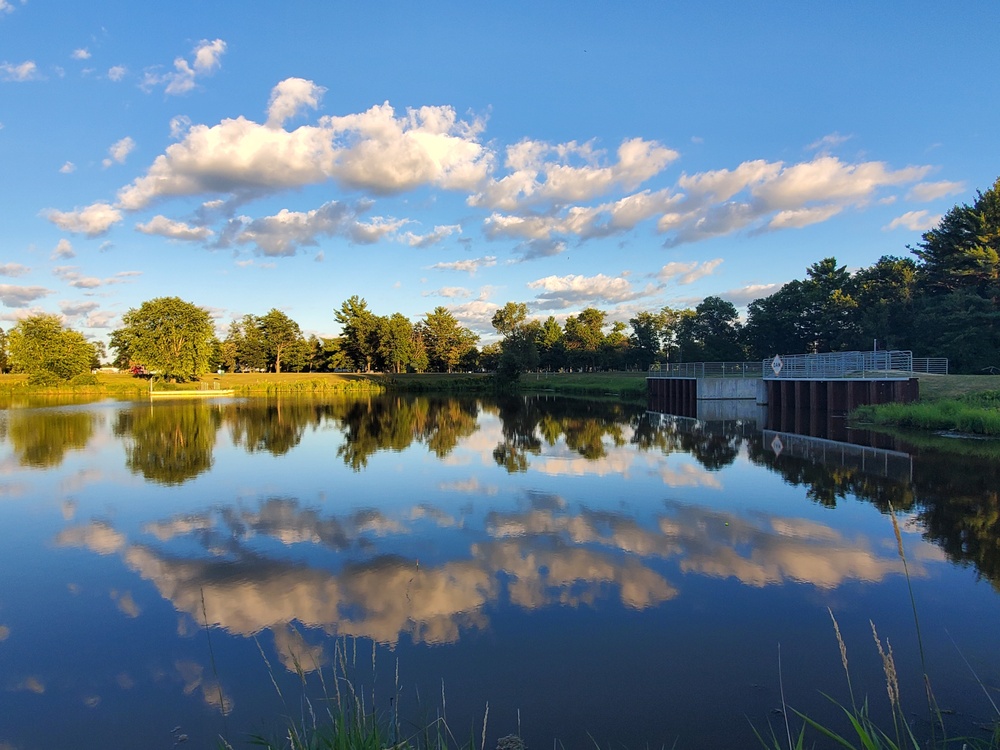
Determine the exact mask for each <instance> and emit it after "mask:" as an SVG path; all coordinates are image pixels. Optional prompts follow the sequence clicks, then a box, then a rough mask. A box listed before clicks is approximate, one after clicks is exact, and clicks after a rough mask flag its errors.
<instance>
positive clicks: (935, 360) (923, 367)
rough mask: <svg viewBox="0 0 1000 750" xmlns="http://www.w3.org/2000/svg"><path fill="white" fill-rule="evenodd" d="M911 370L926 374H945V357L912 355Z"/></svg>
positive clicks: (946, 362) (946, 372) (946, 366)
mask: <svg viewBox="0 0 1000 750" xmlns="http://www.w3.org/2000/svg"><path fill="white" fill-rule="evenodd" d="M913 372H923V373H927V374H928V375H947V374H948V358H947V357H914V358H913Z"/></svg>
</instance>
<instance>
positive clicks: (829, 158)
mask: <svg viewBox="0 0 1000 750" xmlns="http://www.w3.org/2000/svg"><path fill="white" fill-rule="evenodd" d="M998 31H1000V3H996V2H992V1H991V2H986V1H983V2H955V3H947V4H946V3H941V2H910V3H867V2H843V3H827V4H819V3H803V2H774V3H752V4H751V3H736V2H731V3H724V2H698V3H695V2H689V3H674V2H645V3H619V4H608V3H596V2H582V3H574V4H572V5H570V4H557V3H538V2H533V3H520V2H509V3H458V2H455V3H444V2H428V3H406V2H384V3H332V2H292V3H287V2H285V3H277V2H258V3H252V4H243V3H228V2H217V3H205V2H190V1H188V0H179V1H178V2H170V3H155V4H154V3H138V2H135V0H127V1H119V0H109V1H107V2H100V3H87V2H79V1H78V0H76V1H73V2H69V1H68V0H51V1H47V0H0V174H2V175H3V179H2V180H0V205H2V214H0V217H2V221H0V226H2V230H0V327H3V328H5V329H9V328H10V327H12V326H13V325H15V324H16V321H17V320H18V319H20V318H22V317H24V316H26V315H30V314H34V313H37V312H47V313H56V314H60V315H62V316H63V318H64V321H65V323H66V324H67V325H69V326H71V327H73V328H75V329H77V330H80V331H82V332H84V333H85V334H86V335H87V336H88V337H93V338H99V339H104V340H106V338H107V336H108V334H109V333H110V331H112V330H113V329H114V328H115V327H117V326H118V325H119V323H120V316H121V315H122V313H124V312H126V311H127V310H128V309H130V308H134V307H138V306H139V305H140V304H141V303H142V302H143V301H145V300H148V299H152V298H154V297H159V296H179V297H182V298H183V299H186V300H188V301H191V302H194V303H195V304H197V305H200V306H202V307H205V308H206V309H208V310H210V311H211V313H212V315H213V317H214V318H215V320H216V324H217V326H218V329H219V331H220V333H221V334H224V332H225V330H226V328H227V327H228V324H229V322H230V321H231V320H233V319H234V318H239V317H242V316H243V315H244V314H247V313H250V314H256V315H262V314H264V313H266V312H267V311H268V310H269V309H271V308H272V307H276V308H278V309H281V310H283V311H285V312H286V313H287V314H288V315H290V316H291V317H292V318H293V319H295V320H296V321H298V322H299V324H300V325H301V326H302V328H303V330H304V331H305V332H306V333H316V334H318V335H334V334H336V333H338V326H337V324H336V322H335V320H334V316H333V311H334V310H335V309H336V308H338V307H339V306H340V304H341V303H342V302H343V301H344V300H345V299H347V298H348V297H350V296H351V295H353V294H357V295H360V296H362V297H364V298H365V299H366V300H367V301H368V304H369V307H370V308H371V309H372V310H373V311H374V312H375V313H377V314H383V315H388V314H391V313H393V312H401V313H403V314H404V315H406V316H407V317H409V318H411V319H412V320H414V321H416V320H418V319H419V318H421V317H422V316H423V315H424V314H425V313H426V312H429V311H430V310H432V309H434V308H435V307H437V306H439V305H443V306H445V307H447V308H449V309H450V310H452V311H453V312H454V314H455V315H456V316H457V317H458V318H459V320H460V321H462V323H464V324H465V325H468V326H470V327H471V328H473V329H474V330H476V331H477V332H479V333H481V334H483V335H484V336H488V334H489V333H490V332H491V331H492V328H491V326H490V322H489V321H490V318H491V317H492V315H493V312H494V311H495V310H496V309H497V307H499V306H502V305H503V304H504V303H505V302H507V301H510V300H513V301H517V302H525V303H527V304H528V307H529V309H530V311H531V313H532V315H533V316H538V317H545V316H548V315H550V314H551V315H555V316H556V317H557V319H559V320H560V321H562V320H563V319H564V318H565V316H567V315H570V314H574V313H576V312H578V311H579V310H581V309H583V308H585V307H588V306H593V307H597V308H599V309H602V310H606V311H607V312H608V319H609V320H622V321H627V320H628V319H629V318H630V317H631V316H632V315H634V313H635V312H637V311H640V310H658V309H659V308H660V307H662V306H664V305H671V306H675V307H683V306H694V305H695V304H697V303H698V302H699V301H700V300H701V299H703V298H704V297H705V296H708V295H719V296H721V297H724V298H726V299H729V300H731V301H733V302H734V303H735V304H736V305H737V306H738V307H743V306H745V305H746V304H747V302H748V301H749V300H751V299H753V298H755V297H760V296H765V295H766V294H768V293H770V292H772V291H775V290H776V289H777V288H778V287H780V285H781V284H783V283H785V282H787V281H789V280H791V279H793V278H802V277H803V275H804V272H805V268H806V267H807V266H808V265H809V264H811V263H813V262H815V261H817V260H819V259H821V258H823V257H826V256H829V255H834V256H836V257H837V258H838V260H840V262H841V263H843V264H846V265H847V266H848V267H850V268H858V267H861V266H866V265H870V264H871V263H873V262H874V261H875V260H877V259H878V258H879V256H881V255H885V254H894V255H906V254H907V252H908V251H907V249H906V246H907V245H908V244H910V245H912V244H914V243H916V242H917V241H919V239H920V235H921V233H922V232H923V231H925V230H926V229H928V228H930V227H931V226H933V224H934V223H935V221H936V220H937V218H939V217H940V216H941V214H942V213H943V212H945V211H946V210H947V209H948V208H950V207H951V206H952V205H954V204H955V203H958V202H971V201H972V200H973V199H974V196H975V190H976V189H985V188H987V187H989V186H990V185H992V183H993V181H994V180H995V179H996V178H997V176H998V174H1000V160H998V158H997V156H998V135H1000V128H998V122H1000V119H998V111H1000V85H998V80H1000V79H998V77H997V76H996V75H995V73H994V70H995V65H996V62H995V58H996V49H997V33H998Z"/></svg>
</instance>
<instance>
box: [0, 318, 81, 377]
mask: <svg viewBox="0 0 1000 750" xmlns="http://www.w3.org/2000/svg"><path fill="white" fill-rule="evenodd" d="M7 348H8V362H9V365H10V369H11V371H12V372H23V373H27V374H28V376H29V381H30V382H33V383H43V382H47V381H51V380H69V379H70V378H72V377H75V376H77V375H82V374H84V373H88V372H90V367H91V363H92V362H93V360H94V347H93V346H92V345H91V344H90V343H89V342H88V341H87V340H86V339H85V338H84V337H83V334H81V333H79V332H77V331H73V330H70V329H68V328H64V327H63V325H62V323H61V322H60V320H59V318H58V317H57V316H55V315H32V316H30V317H28V318H25V319H24V320H22V321H20V322H19V323H18V324H17V325H16V326H14V327H13V328H12V329H11V331H10V333H9V334H8V336H7Z"/></svg>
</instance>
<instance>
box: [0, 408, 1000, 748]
mask: <svg viewBox="0 0 1000 750" xmlns="http://www.w3.org/2000/svg"><path fill="white" fill-rule="evenodd" d="M762 428H763V425H759V424H757V423H756V422H754V421H753V420H747V419H740V420H731V421H728V422H722V421H718V422H704V421H697V420H693V419H683V418H674V417H665V416H662V415H658V414H652V413H648V412H647V411H646V410H645V409H644V408H642V407H640V406H631V405H624V404H619V403H613V402H598V401H584V400H570V399H560V398H541V397H528V398H522V397H511V398H505V399H484V398H478V399H455V398H443V397H442V398H433V397H413V398H410V397H401V396H385V397H368V398H363V399H346V398H345V399H326V400H302V399H278V400H274V399H271V400H265V399H259V400H253V399H231V400H219V401H214V402H204V401H191V402H169V403H152V404H150V403H123V402H112V401H104V402H99V403H91V404H72V403H63V404H60V403H53V402H48V403H45V404H40V405H36V404H31V403H24V404H18V405H11V406H10V407H9V408H7V409H6V410H4V411H2V412H0V468H2V471H0V529H2V530H3V545H2V546H0V566H2V569H3V570H4V571H5V575H4V576H2V578H0V680H2V683H0V688H2V689H3V691H4V693H3V706H4V709H3V711H2V712H0V747H2V748H5V749H6V748H8V747H10V748H50V747H60V746H64V747H70V746H71V747H74V748H79V749H82V750H86V749H87V748H106V747H124V746H130V747H131V746H136V747H171V746H172V745H173V744H174V743H176V742H178V740H179V738H180V737H181V736H182V735H183V736H184V737H186V738H187V739H186V742H188V743H190V744H189V746H194V747H212V746H214V743H215V742H216V740H217V738H218V737H220V736H223V737H225V738H226V739H227V740H228V741H229V742H231V743H232V744H233V745H234V746H236V747H240V746H245V745H246V738H247V737H248V735H249V734H250V733H252V732H263V733H265V734H267V733H272V732H273V733H275V734H281V733H282V725H283V721H284V719H283V718H282V717H283V716H287V715H292V716H294V717H295V718H296V719H297V720H298V719H301V718H302V716H303V715H304V713H303V712H306V713H308V712H307V709H305V708H304V706H305V704H304V703H303V702H302V697H303V695H306V696H309V697H310V699H311V700H312V705H313V706H314V707H315V706H319V705H321V702H322V700H323V697H324V695H325V696H326V697H328V698H335V697H336V692H337V691H338V690H344V691H347V690H349V689H354V690H355V691H356V694H359V695H360V696H363V697H364V700H365V704H366V707H367V708H374V709H375V710H377V711H379V712H380V713H382V714H383V715H385V716H392V715H396V714H398V716H399V717H400V724H401V730H402V731H406V730H407V729H412V728H413V727H415V726H420V725H421V724H424V723H426V722H429V721H430V720H432V719H434V718H436V717H438V716H441V715H446V717H447V720H448V725H449V726H450V727H451V728H452V731H453V732H454V733H455V734H456V736H458V737H459V738H460V739H466V738H468V737H470V736H475V737H476V738H477V740H478V738H479V737H480V736H481V732H482V721H483V716H484V713H485V709H486V704H487V702H488V704H489V719H488V725H487V730H486V736H487V740H486V745H487V746H489V747H493V746H495V744H496V739H497V738H498V737H500V736H503V735H506V734H511V733H516V732H517V731H518V729H519V727H520V732H521V734H522V735H523V736H524V738H525V739H526V740H527V743H528V746H529V747H535V748H543V747H549V746H551V745H552V743H553V741H554V740H557V741H561V742H562V743H563V744H564V745H565V747H568V748H569V747H582V746H593V742H592V740H591V739H590V738H591V737H592V738H593V741H596V742H597V743H598V744H599V745H600V746H601V747H608V746H619V747H620V746H622V745H624V746H628V747H647V746H649V747H653V746H661V745H665V746H667V747H670V746H672V745H673V744H674V742H675V741H676V742H677V747H682V748H708V747H752V746H754V745H755V743H756V740H755V739H754V736H753V730H752V728H751V723H752V724H753V725H755V726H757V727H758V728H762V729H766V726H767V724H768V722H769V721H770V722H772V723H774V722H777V721H780V716H779V715H778V714H777V713H775V711H776V710H778V709H780V708H781V699H780V695H779V683H778V658H777V657H778V648H779V644H780V649H781V664H782V677H783V682H784V690H785V696H786V698H787V699H788V702H789V703H790V704H791V705H792V706H793V707H795V708H797V709H800V710H804V711H807V712H808V713H810V714H812V715H815V716H816V717H817V718H819V719H821V720H830V721H831V722H835V721H837V711H836V709H835V708H834V707H832V706H831V705H830V704H829V703H828V702H827V701H826V700H825V699H824V698H823V697H822V696H821V695H820V694H819V691H823V692H826V693H828V694H831V695H834V696H837V697H840V698H842V699H844V700H845V701H846V700H847V699H848V696H847V693H846V682H845V679H844V674H843V669H842V666H841V661H840V652H839V649H838V646H837V642H836V639H835V637H834V634H833V625H832V622H831V619H830V614H829V611H828V609H829V610H832V611H833V612H834V614H835V615H836V617H837V619H838V621H839V624H840V628H841V631H842V632H843V635H844V638H845V640H846V643H847V647H848V651H849V655H850V662H851V664H850V666H851V671H852V680H853V682H854V686H855V690H856V691H859V692H862V693H863V694H864V693H867V695H868V696H869V699H870V703H871V705H872V712H873V714H875V715H876V716H878V715H886V713H887V699H886V694H885V687H884V682H883V678H882V675H881V662H880V660H879V658H878V655H877V652H876V650H875V644H874V640H873V636H872V629H871V623H874V624H875V626H876V627H877V629H878V632H879V635H880V636H881V637H882V638H883V639H888V640H889V642H890V643H891V645H892V648H893V650H894V653H895V658H896V663H897V667H898V669H899V672H900V674H901V678H902V681H903V684H902V690H903V694H902V700H903V702H904V707H905V708H906V709H907V711H908V713H909V714H910V715H912V716H913V722H914V726H915V727H916V728H917V731H918V734H919V732H920V731H923V730H926V728H927V710H926V700H925V698H924V693H923V681H922V676H921V675H922V670H923V667H922V666H921V662H920V658H919V644H918V640H917V630H916V627H915V622H914V610H913V607H912V605H911V599H910V590H911V587H912V592H913V599H914V601H915V602H916V606H917V615H918V617H919V624H920V633H921V635H922V638H923V647H924V652H925V659H926V668H927V672H928V674H929V676H930V680H931V682H932V684H933V687H934V692H935V695H936V696H937V699H938V701H939V703H940V704H941V706H942V707H943V708H945V709H947V710H948V711H950V712H954V713H949V720H951V721H952V722H953V724H954V727H955V731H956V732H975V731H978V730H977V725H980V724H985V723H988V722H989V721H990V720H991V718H995V717H991V711H992V709H991V707H990V706H989V703H988V701H987V700H986V698H985V696H983V694H982V692H981V690H980V687H979V686H978V685H977V683H976V678H975V677H973V675H972V673H971V672H970V671H969V669H968V667H966V666H965V664H964V661H963V659H964V660H968V662H969V663H970V664H971V665H972V666H973V667H974V669H975V670H976V672H977V674H978V675H979V678H980V679H982V680H983V681H984V682H985V683H986V684H987V685H996V684H997V683H998V681H1000V652H998V649H997V648H996V637H995V630H996V623H997V622H1000V598H998V595H997V586H998V583H1000V545H998V539H1000V536H998V533H1000V513H998V509H1000V506H998V495H997V488H998V487H1000V461H998V460H997V458H996V457H995V456H993V455H992V453H991V450H990V448H988V447H984V446H982V445H981V444H980V445H977V446H976V447H974V448H969V449H964V450H959V451H957V452H955V451H952V452H947V453H946V452H941V451H939V450H937V449H935V448H927V447H921V448H920V449H917V448H914V447H912V446H905V445H897V444H893V445H891V446H888V448H886V446H885V445H880V447H878V448H865V447H863V446H862V447H859V446H853V447H849V448H848V447H844V446H843V445H841V444H835V443H832V442H831V441H817V440H814V439H804V438H802V439H800V438H795V437H794V436H789V435H786V434H781V433H773V432H770V431H768V432H764V431H763V429H762ZM803 440H805V441H806V442H802V441H803ZM810 440H811V442H809V441H810ZM856 442H864V441H863V440H860V439H859V440H857V441H856ZM882 442H883V443H884V440H883V441H882ZM891 510H892V511H894V512H895V514H896V518H897V521H898V526H899V529H900V537H899V539H898V540H897V538H896V536H895V533H894V530H893V524H892V521H891V518H890V516H889V513H890V512H891ZM900 544H901V545H902V547H903V550H904V552H905V555H906V568H905V569H904V564H903V560H902V559H901V557H900V554H899V548H900ZM907 572H908V576H909V580H908V578H907V575H906V573H907ZM959 650H960V651H959ZM335 667H336V668H337V669H338V670H342V669H347V670H348V671H349V673H350V674H351V677H352V683H351V685H348V684H347V683H346V682H344V681H341V680H336V679H334V678H333V674H334V668H335ZM321 676H322V677H323V678H324V679H323V681H322V682H321V680H320V677H321ZM272 678H273V679H274V681H275V682H276V683H277V685H278V687H279V688H280V689H281V693H282V696H283V697H279V696H278V694H277V693H276V690H275V685H274V684H272ZM303 678H304V680H305V682H306V685H305V687H304V688H303V687H302V686H301V681H302V679H303ZM859 686H860V688H859ZM781 731H782V732H783V731H784V730H783V727H782V729H781ZM477 744H478V742H477Z"/></svg>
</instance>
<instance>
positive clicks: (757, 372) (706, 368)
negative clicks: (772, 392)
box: [649, 362, 763, 379]
mask: <svg viewBox="0 0 1000 750" xmlns="http://www.w3.org/2000/svg"><path fill="white" fill-rule="evenodd" d="M762 374H763V365H762V364H761V363H760V362H678V363H673V362H671V363H668V364H662V365H661V364H656V365H651V366H650V368H649V377H651V378H754V379H760V378H761V377H762Z"/></svg>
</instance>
